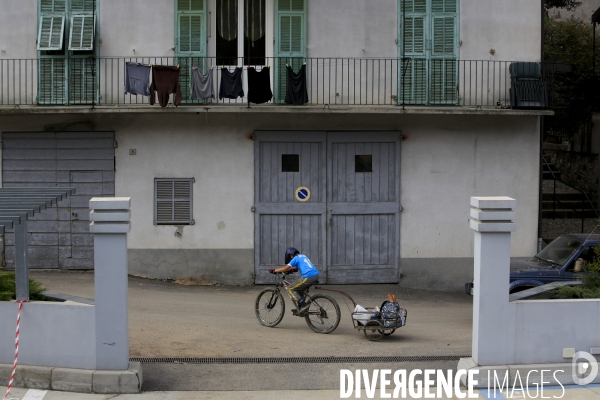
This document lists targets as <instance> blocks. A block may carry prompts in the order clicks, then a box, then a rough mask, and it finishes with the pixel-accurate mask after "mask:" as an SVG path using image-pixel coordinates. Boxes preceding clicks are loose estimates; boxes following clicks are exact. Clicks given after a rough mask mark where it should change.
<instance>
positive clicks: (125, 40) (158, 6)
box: [99, 0, 175, 57]
mask: <svg viewBox="0 0 600 400" xmlns="http://www.w3.org/2000/svg"><path fill="white" fill-rule="evenodd" d="M99 23H100V24H99V28H100V29H99V33H100V39H101V40H102V43H101V45H100V55H101V56H103V57H135V56H138V57H139V56H152V57H161V56H163V57H172V56H173V54H174V52H173V47H174V46H175V27H174V24H175V3H174V2H173V1H171V0H158V1H157V0H153V1H152V3H151V6H150V4H149V2H148V1H147V0H127V1H123V0H102V1H101V4H100V19H99Z"/></svg>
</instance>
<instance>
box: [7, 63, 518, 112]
mask: <svg viewBox="0 0 600 400" xmlns="http://www.w3.org/2000/svg"><path fill="white" fill-rule="evenodd" d="M216 61H217V60H216V59H215V58H210V57H204V58H200V57H133V58H132V57H98V58H92V57H78V58H71V59H64V58H51V57H48V58H41V59H0V106H7V105H18V106H21V105H40V106H44V105H55V106H56V105H90V106H102V105H104V106H118V105H133V104H138V105H144V104H149V97H145V96H142V95H131V94H125V93H124V84H125V82H124V81H125V68H126V63H127V62H137V63H144V64H152V65H171V66H174V65H179V67H180V86H181V91H182V94H183V98H184V102H183V103H182V105H183V106H185V105H194V104H196V105H198V104H205V103H207V102H208V103H211V104H219V105H220V104H224V105H226V104H245V103H247V98H246V97H244V98H238V99H235V100H232V99H218V98H217V99H214V100H195V99H192V98H191V96H190V82H191V67H192V66H197V67H199V68H200V69H201V70H202V71H203V72H207V71H208V70H211V68H212V73H213V84H214V90H215V93H216V94H217V96H218V93H219V85H220V82H221V68H222V66H221V65H219V64H218V63H217V62H216ZM260 64H261V65H255V66H248V65H246V66H244V67H243V81H244V91H245V93H246V94H247V93H248V91H247V74H246V71H247V69H248V68H249V67H255V68H256V69H257V70H261V69H262V68H265V67H266V66H269V67H270V69H271V72H270V74H271V89H272V91H273V94H274V97H273V100H272V101H271V102H269V103H268V104H275V105H277V104H284V99H285V90H286V75H285V68H286V67H285V66H286V64H288V65H290V66H292V68H293V70H294V71H298V69H299V68H300V67H301V66H302V65H303V64H305V65H306V67H305V68H306V80H307V91H308V104H312V105H323V106H325V105H331V106H333V105H353V106H401V105H418V106H468V107H477V106H481V107H509V106H510V104H511V102H510V90H509V89H510V86H511V77H510V72H509V66H510V64H511V62H510V61H481V60H478V61H469V60H458V61H457V60H448V59H442V60H435V59H432V60H426V59H417V58H405V59H398V58H267V59H265V60H261V63H260ZM225 68H228V69H229V70H230V71H231V70H233V68H235V66H230V67H227V66H226V67H225ZM171 102H172V98H171ZM156 106H157V107H158V105H156ZM249 106H252V107H254V106H255V105H254V104H249ZM257 106H265V105H257Z"/></svg>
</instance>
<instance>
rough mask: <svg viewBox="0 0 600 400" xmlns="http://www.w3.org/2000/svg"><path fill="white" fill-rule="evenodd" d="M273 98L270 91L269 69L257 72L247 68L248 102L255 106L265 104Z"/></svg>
mask: <svg viewBox="0 0 600 400" xmlns="http://www.w3.org/2000/svg"><path fill="white" fill-rule="evenodd" d="M272 98H273V92H272V91H271V68H269V67H263V69H261V70H260V72H259V71H257V70H256V69H255V68H254V67H249V68H248V101H249V102H252V103H256V104H260V103H266V102H268V101H269V100H271V99H272Z"/></svg>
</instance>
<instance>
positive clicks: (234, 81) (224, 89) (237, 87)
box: [219, 67, 244, 99]
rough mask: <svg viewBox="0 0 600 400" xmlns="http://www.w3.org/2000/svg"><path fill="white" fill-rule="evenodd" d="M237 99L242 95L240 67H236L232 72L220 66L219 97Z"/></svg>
mask: <svg viewBox="0 0 600 400" xmlns="http://www.w3.org/2000/svg"><path fill="white" fill-rule="evenodd" d="M223 97H225V98H228V99H237V98H238V97H244V89H243V88H242V68H241V67H237V68H236V69H235V70H234V71H233V72H229V71H228V70H227V68H221V87H220V88H219V99H222V98H223Z"/></svg>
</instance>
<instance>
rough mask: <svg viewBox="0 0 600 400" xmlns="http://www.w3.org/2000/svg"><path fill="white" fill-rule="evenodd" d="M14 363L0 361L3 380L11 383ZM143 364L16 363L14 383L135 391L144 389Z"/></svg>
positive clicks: (29, 386)
mask: <svg viewBox="0 0 600 400" xmlns="http://www.w3.org/2000/svg"><path fill="white" fill-rule="evenodd" d="M12 367H13V366H12V364H0V383H4V382H6V383H8V381H9V379H10V374H11V372H12ZM142 383H143V378H142V364H141V363H139V362H135V361H133V362H130V363H129V368H128V369H127V371H96V370H89V369H72V368H55V367H39V366H33V365H17V370H16V372H15V381H14V384H13V387H18V388H26V389H40V390H59V391H63V392H77V393H102V394H135V393H140V392H141V391H142Z"/></svg>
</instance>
